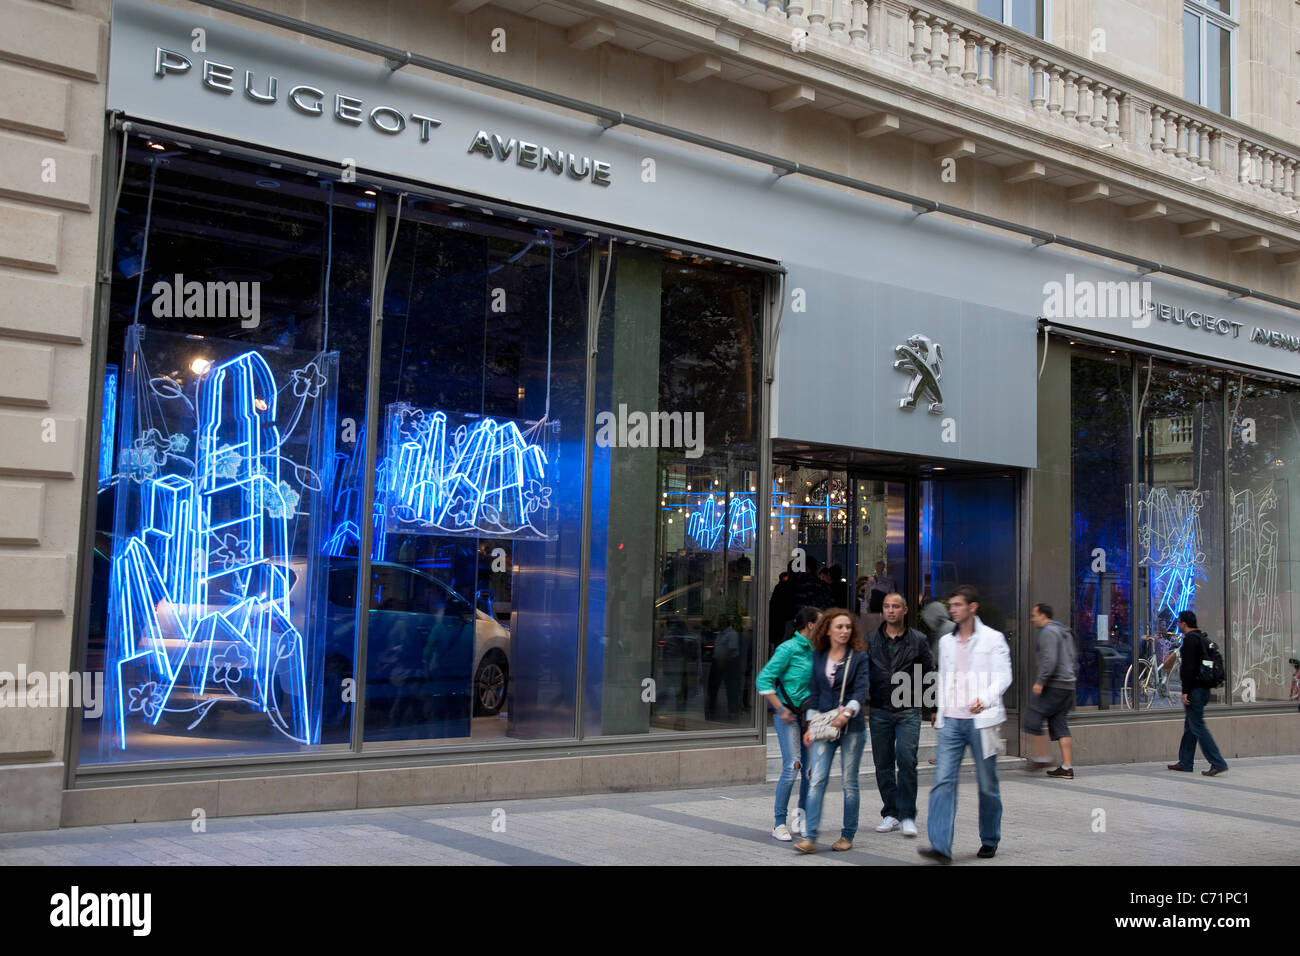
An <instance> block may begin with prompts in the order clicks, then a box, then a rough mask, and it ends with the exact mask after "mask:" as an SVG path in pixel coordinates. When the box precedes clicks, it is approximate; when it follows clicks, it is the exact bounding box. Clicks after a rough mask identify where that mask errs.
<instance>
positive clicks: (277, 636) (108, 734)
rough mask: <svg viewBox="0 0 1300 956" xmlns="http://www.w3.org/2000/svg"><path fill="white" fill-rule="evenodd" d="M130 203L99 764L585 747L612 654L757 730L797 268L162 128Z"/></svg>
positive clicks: (672, 704) (690, 712)
mask: <svg viewBox="0 0 1300 956" xmlns="http://www.w3.org/2000/svg"><path fill="white" fill-rule="evenodd" d="M115 229H116V233H115V236H114V243H113V268H114V271H113V282H112V288H111V296H110V298H111V302H110V311H109V315H108V316H107V318H106V320H105V329H106V348H107V360H106V362H105V367H104V369H103V370H102V372H103V383H104V385H103V388H104V401H103V416H104V425H103V427H102V428H100V429H97V430H96V434H97V436H98V443H99V445H100V447H99V454H98V468H97V471H98V477H99V483H98V494H97V499H96V503H97V511H96V519H95V520H96V524H95V532H96V533H95V549H94V553H93V557H92V558H90V560H92V561H93V571H92V577H93V587H92V589H91V598H90V607H89V614H88V615H87V617H88V621H89V626H88V632H89V637H88V644H87V646H86V648H85V661H86V664H85V667H86V669H87V670H89V671H91V672H97V671H102V672H103V673H104V674H105V676H106V682H107V695H106V696H107V704H106V707H105V709H104V711H103V713H102V714H100V713H95V714H94V716H90V713H89V712H88V714H87V716H86V717H85V718H84V720H83V724H82V727H81V736H80V752H79V759H80V762H81V764H82V765H87V766H89V765H93V764H115V763H123V762H131V761H141V760H152V761H161V760H178V759H187V758H197V757H204V758H213V757H227V756H235V755H248V754H282V753H300V752H318V751H319V750H320V749H321V748H324V749H325V751H326V752H329V751H330V750H334V751H343V750H348V749H354V750H355V749H385V748H394V747H402V748H410V747H411V746H412V745H417V744H421V743H423V744H424V745H426V746H432V745H444V744H447V743H449V742H460V743H464V742H470V741H472V742H475V743H479V742H483V741H492V740H504V739H507V738H528V739H556V738H561V739H567V738H572V737H574V736H577V735H578V731H579V728H578V726H577V713H578V702H579V697H578V693H579V688H578V674H579V672H580V670H579V668H580V664H581V659H580V654H583V653H585V654H586V655H587V658H586V665H585V666H586V674H587V680H586V685H585V688H584V693H585V695H586V696H585V702H586V706H587V707H589V708H590V709H589V715H590V720H589V722H588V725H587V728H586V730H587V731H588V732H589V733H594V734H618V733H645V732H648V731H651V730H659V731H662V730H674V729H733V730H734V729H742V728H748V727H751V726H752V725H753V719H754V717H753V707H754V702H753V679H754V665H755V657H756V648H755V640H754V628H755V627H756V624H757V616H756V614H755V608H756V604H755V602H756V600H757V595H756V593H755V590H754V582H755V570H754V565H755V561H756V558H757V556H758V554H759V553H760V552H759V549H758V546H757V539H758V530H759V527H760V524H759V515H758V502H759V498H760V494H759V492H760V488H759V466H758V453H759V437H760V435H761V417H760V402H759V395H760V387H759V382H760V373H759V363H760V360H761V349H762V338H761V334H760V329H761V316H762V309H763V301H764V290H765V284H766V279H765V276H764V275H763V274H762V273H759V272H756V271H754V270H752V269H747V268H744V267H741V266H739V265H736V264H734V263H730V262H720V261H716V260H713V259H710V258H707V257H700V256H687V255H684V254H682V253H679V252H672V253H664V252H662V251H656V250H652V249H650V248H649V246H648V245H646V244H643V243H625V244H621V245H615V244H613V243H612V241H611V240H608V239H606V238H602V237H601V236H600V235H599V234H598V233H596V232H585V231H573V230H570V229H561V228H557V227H556V226H554V225H553V224H551V223H548V222H544V221H539V220H536V219H534V218H533V217H532V216H531V215H520V214H517V213H511V214H509V215H506V214H504V213H503V212H501V211H500V210H493V209H488V208H482V207H480V206H473V207H471V206H468V205H467V204H465V203H462V202H459V201H453V200H450V199H435V198H433V197H432V196H430V195H427V194H421V193H419V192H418V191H416V190H412V191H411V192H408V193H402V194H397V193H394V192H390V191H388V190H385V189H381V188H380V187H378V186H369V185H366V184H364V183H356V182H342V181H333V180H331V179H329V178H328V177H327V176H326V174H325V173H324V172H322V171H321V170H319V169H317V170H315V171H313V170H310V169H307V168H302V167H300V166H299V167H297V168H295V164H293V163H290V162H288V161H285V162H270V161H261V160H258V161H254V160H245V159H241V158H237V157H234V156H223V155H221V154H220V153H218V152H217V151H215V150H208V149H206V148H205V149H199V148H197V147H191V146H187V145H185V144H183V143H176V142H172V141H170V140H168V141H166V142H160V141H159V142H155V141H150V140H148V139H145V138H142V137H140V136H138V135H136V136H132V137H130V139H129V143H128V150H127V155H126V162H125V170H124V173H123V179H122V184H121V192H120V196H119V197H118V203H117V214H116V219H115ZM380 288H382V293H380V294H379V297H380V299H381V300H382V301H381V302H378V303H375V302H373V301H372V300H373V298H374V297H375V295H376V291H375V290H378V289H380ZM602 304H603V307H602ZM372 340H373V341H374V342H376V343H377V344H376V349H375V350H374V352H373V353H372V349H371V342H372ZM589 345H592V346H595V347H596V349H595V351H594V352H593V351H591V350H590V349H589ZM593 354H594V355H595V356H596V359H595V362H596V368H597V370H598V374H597V376H596V379H595V380H594V381H593V382H591V383H590V387H589V380H588V375H587V368H588V365H589V362H590V361H591V356H592V355H593ZM593 389H594V394H595V396H596V399H595V401H596V411H597V414H596V416H595V419H594V421H593V420H589V417H588V409H589V402H590V401H591V394H592V390H593ZM593 444H594V447H595V456H594V460H593V459H592V458H591V456H589V455H588V449H589V448H591V447H592V446H593ZM842 492H843V489H842V488H840V489H839V491H838V492H837V493H839V494H842ZM588 509H589V510H588ZM841 517H842V515H841ZM588 524H589V525H590V550H589V551H586V550H585V545H584V529H585V528H586V526H587V525H588ZM587 563H589V564H590V570H591V573H590V576H589V577H584V575H583V570H584V565H585V564H587ZM588 593H589V594H590V603H589V604H588V605H587V607H586V608H585V609H584V607H583V595H584V594H588ZM584 610H585V613H586V614H587V619H588V622H589V626H588V628H587V631H588V634H589V635H590V638H589V640H588V641H587V642H586V643H585V644H584V642H583V641H582V640H580V625H579V621H580V620H581V619H582V615H583V613H584ZM361 648H364V650H360V649H361ZM358 731H359V732H358ZM358 738H359V739H358Z"/></svg>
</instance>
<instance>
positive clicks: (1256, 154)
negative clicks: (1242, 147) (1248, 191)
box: [1250, 146, 1264, 186]
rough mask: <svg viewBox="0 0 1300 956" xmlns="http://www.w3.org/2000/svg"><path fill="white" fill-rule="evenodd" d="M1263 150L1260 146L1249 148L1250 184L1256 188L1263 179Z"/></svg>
mask: <svg viewBox="0 0 1300 956" xmlns="http://www.w3.org/2000/svg"><path fill="white" fill-rule="evenodd" d="M1263 170H1264V148H1263V147H1262V146H1252V147H1250V184H1251V185H1252V186H1258V185H1259V184H1260V183H1261V182H1262V181H1263V179H1264V177H1263Z"/></svg>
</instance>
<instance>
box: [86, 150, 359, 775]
mask: <svg viewBox="0 0 1300 956" xmlns="http://www.w3.org/2000/svg"><path fill="white" fill-rule="evenodd" d="M156 145H157V146H160V147H162V148H161V149H151V148H149V146H148V144H147V143H146V142H145V141H143V140H139V139H133V140H131V141H129V143H128V148H127V155H126V167H125V170H124V176H123V182H122V192H121V199H120V203H119V209H118V213H117V216H116V219H115V234H114V239H113V250H112V256H113V272H112V277H113V281H112V285H111V293H110V300H109V316H108V325H107V339H108V341H107V350H108V354H109V356H110V358H111V359H112V360H113V363H112V367H111V368H110V370H109V371H111V372H115V373H116V376H115V377H114V376H111V375H110V376H109V379H108V382H109V383H110V384H109V385H108V386H107V387H108V388H109V389H110V391H112V396H111V397H112V398H113V401H111V402H110V401H106V403H105V408H104V416H105V424H104V428H103V429H102V432H101V437H100V442H101V455H102V456H103V458H102V460H101V469H100V470H101V474H100V479H101V480H100V481H99V482H98V488H97V499H96V517H95V529H96V533H95V549H94V551H93V554H92V561H93V584H92V590H91V599H90V605H89V609H88V610H89V614H88V618H89V621H88V645H87V648H86V654H85V667H86V669H87V670H89V671H97V672H103V673H105V676H106V681H107V682H108V683H109V684H110V685H111V688H110V689H111V693H110V695H109V697H110V706H109V707H108V709H107V710H106V712H105V715H104V717H103V718H102V719H97V718H95V717H91V716H89V714H88V715H87V716H86V717H85V718H84V719H83V724H82V728H81V741H80V754H79V759H80V762H81V763H84V764H92V763H108V762H123V761H132V760H164V759H177V758H185V757H200V756H202V757H213V756H225V755H233V754H247V753H284V752H298V751H303V750H307V749H309V748H310V747H312V746H314V745H317V744H332V743H346V742H347V741H348V740H349V739H350V735H351V728H350V716H351V704H350V702H348V701H347V700H345V699H344V698H343V695H342V694H341V693H340V688H341V687H342V685H343V682H344V680H346V679H348V678H351V676H352V671H351V666H350V665H351V650H350V648H351V646H352V643H353V641H354V625H353V618H354V617H355V609H354V608H351V607H349V608H343V609H342V610H341V613H340V614H336V613H335V609H334V608H333V607H332V606H330V605H329V604H328V603H327V602H326V601H325V582H326V579H327V578H328V577H330V576H331V574H332V572H331V571H330V569H329V560H330V555H331V554H333V553H334V552H331V551H330V549H329V546H328V540H329V538H330V535H331V534H332V532H333V530H334V529H335V528H336V526H337V525H338V524H339V523H346V522H352V523H353V524H354V525H355V523H356V520H357V517H358V510H359V509H358V508H357V502H356V501H355V500H352V499H348V498H347V496H346V495H342V496H340V494H339V493H338V492H339V487H338V486H337V484H336V483H335V478H336V476H338V475H340V474H341V473H342V472H345V471H346V469H341V468H340V467H339V462H340V461H341V460H342V459H345V458H346V457H347V456H348V454H349V452H350V451H351V448H352V447H353V445H352V442H353V440H354V437H355V436H353V435H351V434H350V433H348V432H347V431H346V430H343V431H340V429H339V428H336V426H335V421H336V420H341V421H346V420H349V419H350V420H352V421H355V420H357V419H361V418H364V415H363V414H362V411H363V409H364V395H365V366H366V356H367V342H368V337H369V315H368V296H369V288H370V274H369V260H370V248H371V242H372V236H373V223H374V218H373V213H371V212H370V211H368V210H366V209H364V208H363V207H360V206H358V205H357V202H358V197H360V195H361V193H360V190H359V188H357V187H355V186H352V185H346V184H341V183H321V182H320V181H318V179H315V178H311V177H308V176H305V175H302V174H299V173H294V172H292V171H290V170H288V169H283V168H281V169H276V170H274V171H272V170H271V169H270V168H269V167H267V166H265V165H264V164H261V163H254V162H245V161H241V160H238V159H232V158H230V157H220V158H217V157H213V156H211V155H209V154H207V153H206V152H199V151H190V150H185V149H182V148H180V147H177V146H175V145H173V144H168V143H157V144H156ZM119 360H122V361H119ZM336 363H337V364H336ZM112 383H116V388H115V389H114V385H113V384H112ZM108 397H109V396H107V395H106V399H107V398H108ZM115 516H116V518H115ZM353 574H355V570H354V571H353ZM354 589H355V585H353V590H354ZM327 608H329V609H328V610H327ZM337 644H343V645H346V646H347V647H348V648H349V650H348V654H347V656H346V658H344V659H343V661H344V663H340V660H339V659H336V658H335V657H333V656H332V655H331V653H330V648H331V647H332V646H335V645H337Z"/></svg>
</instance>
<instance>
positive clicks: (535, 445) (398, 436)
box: [378, 403, 558, 540]
mask: <svg viewBox="0 0 1300 956" xmlns="http://www.w3.org/2000/svg"><path fill="white" fill-rule="evenodd" d="M387 421H388V432H387V439H388V440H387V451H386V455H385V460H384V470H383V472H382V473H381V476H380V478H381V481H380V484H379V486H378V487H379V488H380V489H381V491H382V494H381V495H379V496H378V497H380V498H382V500H383V507H384V524H385V527H386V528H387V530H388V531H389V532H401V533H405V534H439V535H464V536H480V535H482V536H487V537H493V538H514V539H521V540H528V539H533V540H544V539H547V538H549V537H551V536H552V533H551V526H552V521H553V518H554V514H555V504H554V503H553V502H552V494H553V489H554V482H553V481H552V479H551V464H550V460H549V458H548V456H547V454H546V450H545V445H544V443H545V442H546V441H547V440H548V438H549V436H552V435H554V433H555V431H556V430H557V429H558V424H557V423H545V424H542V423H531V424H530V423H527V422H523V423H520V422H516V421H513V420H511V419H495V418H483V417H479V416H473V415H450V416H449V415H448V413H446V412H442V411H435V410H432V409H423V408H413V407H412V406H410V405H407V404H405V403H398V404H394V405H390V406H389V407H388V411H387ZM520 424H523V425H525V426H526V427H525V428H524V429H521V428H520Z"/></svg>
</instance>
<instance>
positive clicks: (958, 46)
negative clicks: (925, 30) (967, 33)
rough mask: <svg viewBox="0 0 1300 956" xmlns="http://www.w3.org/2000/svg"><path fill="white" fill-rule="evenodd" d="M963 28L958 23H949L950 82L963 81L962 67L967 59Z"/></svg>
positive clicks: (948, 66) (948, 68)
mask: <svg viewBox="0 0 1300 956" xmlns="http://www.w3.org/2000/svg"><path fill="white" fill-rule="evenodd" d="M961 33H962V28H961V26H960V25H958V24H956V23H950V24H948V64H947V70H948V82H950V83H960V82H961V68H962V66H963V65H965V61H966V49H965V47H966V42H965V41H964V40H963V39H962V35H961Z"/></svg>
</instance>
